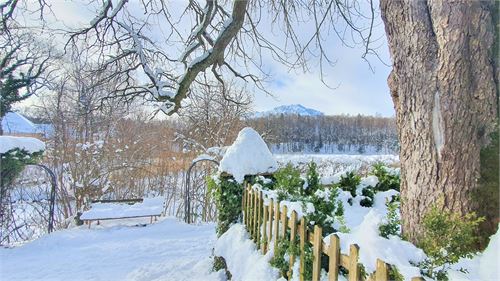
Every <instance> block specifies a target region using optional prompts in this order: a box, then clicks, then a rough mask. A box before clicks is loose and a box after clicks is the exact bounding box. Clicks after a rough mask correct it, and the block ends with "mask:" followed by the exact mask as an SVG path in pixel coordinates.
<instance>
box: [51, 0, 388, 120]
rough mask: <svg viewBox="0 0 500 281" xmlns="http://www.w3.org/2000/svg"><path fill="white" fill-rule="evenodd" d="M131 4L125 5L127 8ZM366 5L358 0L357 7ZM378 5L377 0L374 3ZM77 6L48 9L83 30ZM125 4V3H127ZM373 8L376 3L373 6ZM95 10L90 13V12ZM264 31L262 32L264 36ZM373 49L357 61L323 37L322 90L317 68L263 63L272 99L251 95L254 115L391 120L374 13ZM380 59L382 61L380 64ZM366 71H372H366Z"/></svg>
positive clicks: (84, 16)
mask: <svg viewBox="0 0 500 281" xmlns="http://www.w3.org/2000/svg"><path fill="white" fill-rule="evenodd" d="M134 1H136V0H132V1H130V2H131V4H137V3H134ZM363 1H366V0H361V3H365V4H366V2H363ZM376 2H378V1H376ZM79 3H81V2H78V1H76V2H68V1H61V0H57V1H54V2H53V4H52V9H53V11H54V13H55V14H56V15H57V17H58V19H59V20H61V21H63V22H65V23H69V24H70V25H76V26H82V24H83V25H85V24H86V23H88V21H89V19H92V16H93V12H92V11H91V10H92V8H90V7H83V6H81V4H79ZM169 3H170V4H171V5H174V6H177V7H176V8H179V9H183V8H184V7H185V5H186V3H185V2H184V1H172V2H169ZM129 4H130V3H129ZM374 6H375V7H376V8H377V9H378V3H374ZM94 9H95V8H94ZM301 29H302V30H300V29H299V33H300V31H303V32H302V33H304V34H305V35H304V38H308V36H309V34H310V33H311V26H306V27H303V28H302V27H301ZM266 32H267V30H264V33H266ZM267 35H269V36H271V37H275V38H273V39H275V40H278V41H279V40H283V39H284V38H281V37H283V36H284V34H283V33H279V32H271V31H269V33H268V34H267ZM373 39H374V40H375V42H374V43H373V45H372V46H373V47H376V51H377V53H378V55H379V57H380V59H378V58H377V57H375V56H371V57H368V62H367V61H365V60H364V59H363V58H362V54H363V51H364V49H363V47H362V46H361V45H355V46H354V47H346V46H344V45H343V44H342V43H341V41H340V40H339V39H338V38H337V37H336V36H329V37H327V38H326V45H325V46H328V48H329V49H330V50H328V52H329V53H331V54H332V55H331V57H332V58H333V59H335V60H336V61H337V62H336V64H335V66H333V67H329V66H328V67H326V68H325V69H324V72H323V74H324V80H325V82H326V84H327V85H328V86H330V87H328V86H327V85H325V84H324V83H323V82H322V81H321V80H320V70H319V67H318V66H317V63H316V64H315V62H314V61H313V62H312V63H311V65H310V66H311V69H310V72H301V71H296V70H292V71H290V70H289V69H287V68H286V67H285V66H283V65H281V64H280V63H278V62H276V61H274V60H272V59H268V60H266V61H265V63H266V66H265V68H266V69H269V70H270V71H271V74H272V77H271V79H272V80H271V82H270V83H269V84H268V85H267V87H268V90H269V92H271V93H272V96H269V95H266V94H265V93H263V92H261V91H256V92H254V93H253V96H254V97H253V99H254V107H255V108H254V109H255V111H266V110H270V109H272V108H274V107H276V106H280V105H288V104H302V105H304V106H306V107H309V108H313V109H316V110H319V111H322V112H323V113H325V114H329V115H333V114H351V115H357V114H363V115H382V116H394V109H393V104H392V101H391V98H390V94H389V89H388V86H387V76H388V75H389V72H390V66H388V64H390V57H389V51H388V49H387V42H386V38H385V33H384V27H383V24H382V22H381V19H380V15H379V14H378V13H376V20H375V28H374V36H373ZM381 60H382V61H383V62H384V63H383V62H381ZM370 66H371V68H370Z"/></svg>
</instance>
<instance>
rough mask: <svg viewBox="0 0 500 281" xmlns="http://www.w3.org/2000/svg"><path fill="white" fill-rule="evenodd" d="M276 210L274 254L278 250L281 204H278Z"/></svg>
mask: <svg viewBox="0 0 500 281" xmlns="http://www.w3.org/2000/svg"><path fill="white" fill-rule="evenodd" d="M275 207H276V208H275V210H274V235H273V236H274V252H275V253H276V251H277V250H278V240H279V237H278V231H279V225H280V224H279V222H280V202H276V206H275Z"/></svg>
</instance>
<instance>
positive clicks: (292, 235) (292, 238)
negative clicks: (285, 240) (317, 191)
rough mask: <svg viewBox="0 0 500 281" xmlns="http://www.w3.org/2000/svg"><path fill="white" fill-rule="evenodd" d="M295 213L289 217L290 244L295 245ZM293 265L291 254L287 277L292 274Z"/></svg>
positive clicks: (292, 255) (293, 258) (293, 260)
mask: <svg viewBox="0 0 500 281" xmlns="http://www.w3.org/2000/svg"><path fill="white" fill-rule="evenodd" d="M296 224H297V212H295V211H292V215H291V217H290V243H295V237H296V236H297V225H296ZM294 263H295V255H294V254H293V253H292V254H291V255H290V269H289V271H288V277H291V276H292V274H293V264H294Z"/></svg>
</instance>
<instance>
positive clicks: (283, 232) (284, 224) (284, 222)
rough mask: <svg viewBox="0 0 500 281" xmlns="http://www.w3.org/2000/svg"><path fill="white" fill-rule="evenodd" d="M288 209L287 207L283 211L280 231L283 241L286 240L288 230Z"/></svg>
mask: <svg viewBox="0 0 500 281" xmlns="http://www.w3.org/2000/svg"><path fill="white" fill-rule="evenodd" d="M287 213H288V209H287V207H286V205H285V206H283V210H282V211H281V229H280V230H281V231H280V236H281V237H283V239H286V229H287V226H288V224H287V220H288V216H287Z"/></svg>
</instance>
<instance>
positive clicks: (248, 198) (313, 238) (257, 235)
mask: <svg viewBox="0 0 500 281" xmlns="http://www.w3.org/2000/svg"><path fill="white" fill-rule="evenodd" d="M242 210H243V223H244V224H245V225H246V227H247V230H248V231H249V233H250V236H251V237H252V239H253V241H254V242H255V243H256V244H257V248H259V247H260V249H261V251H262V253H264V254H265V253H266V252H267V251H268V250H269V249H270V247H274V252H275V253H276V249H277V247H278V243H279V241H280V240H283V239H287V240H289V241H290V242H291V243H295V242H294V241H296V237H297V236H298V237H299V239H300V240H299V241H300V242H299V248H300V256H299V257H295V256H293V255H291V256H290V269H289V274H288V276H291V273H292V271H293V270H292V269H293V264H294V263H295V260H296V258H298V259H300V267H299V272H300V280H301V281H302V280H304V276H303V273H304V268H305V250H304V249H305V243H310V244H311V245H312V248H313V256H314V259H313V265H312V267H313V268H312V272H313V276H312V281H318V280H319V279H320V273H321V255H322V254H325V255H326V256H328V259H329V261H328V267H329V270H328V280H329V281H337V280H338V274H339V268H340V267H343V268H345V269H347V270H348V272H349V274H348V280H349V281H358V280H366V281H388V280H389V268H390V265H389V264H387V263H385V262H384V261H382V260H380V259H377V267H376V271H375V272H373V273H372V274H370V275H369V276H368V277H367V278H366V279H365V277H364V276H362V275H361V264H360V263H359V262H358V260H359V251H360V249H359V247H358V245H356V244H352V245H350V247H349V255H345V254H342V253H341V252H340V239H339V237H338V236H337V235H336V234H333V235H331V236H330V243H329V244H328V245H327V244H326V243H324V242H323V235H322V232H323V231H322V228H321V227H320V226H318V225H315V226H314V231H313V232H310V231H309V230H308V229H307V227H306V226H307V222H306V220H305V218H304V217H302V218H301V219H300V220H299V219H298V218H297V212H295V211H292V212H291V215H290V217H288V215H287V206H286V205H285V206H282V207H281V209H280V202H279V201H278V202H274V201H273V199H270V202H269V205H267V206H266V205H265V204H264V195H263V193H262V191H260V190H257V189H254V188H252V187H251V185H247V187H246V188H245V190H244V193H243V200H242ZM283 226H286V227H283ZM287 229H290V235H288V233H287ZM271 244H272V245H271ZM411 280H412V281H423V280H424V279H423V278H422V277H414V278H412V279H411Z"/></svg>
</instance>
